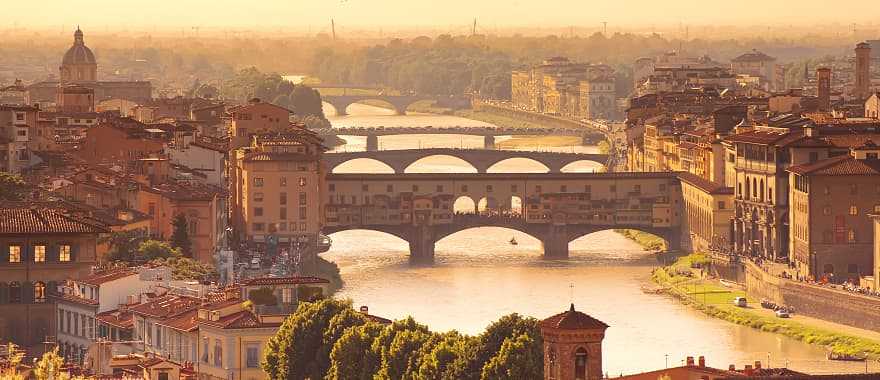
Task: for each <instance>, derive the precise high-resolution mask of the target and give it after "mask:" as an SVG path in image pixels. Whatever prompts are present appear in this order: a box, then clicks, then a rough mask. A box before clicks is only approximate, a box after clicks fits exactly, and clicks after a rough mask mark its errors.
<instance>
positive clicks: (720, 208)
mask: <svg viewBox="0 0 880 380" xmlns="http://www.w3.org/2000/svg"><path fill="white" fill-rule="evenodd" d="M718 209H719V210H724V209H725V205H724V201H718Z"/></svg>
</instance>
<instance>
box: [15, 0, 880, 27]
mask: <svg viewBox="0 0 880 380" xmlns="http://www.w3.org/2000/svg"><path fill="white" fill-rule="evenodd" d="M0 3H2V5H3V6H2V9H3V11H2V12H0V28H7V27H10V26H13V25H17V26H52V27H55V26H58V27H60V26H71V25H75V24H82V25H83V26H84V28H85V27H86V26H91V27H92V28H93V29H95V27H102V28H103V27H116V26H123V25H129V26H137V27H153V26H156V27H169V26H174V27H192V26H201V27H211V26H214V27H219V26H232V27H260V26H263V27H278V26H284V27H291V28H293V27H297V26H299V28H300V29H305V28H310V27H312V28H315V29H316V30H318V29H320V28H321V27H324V26H325V25H326V24H327V23H328V22H329V19H330V18H331V17H332V18H334V19H335V20H336V22H337V25H340V26H344V25H348V26H388V27H393V26H409V27H412V26H444V27H449V28H453V29H454V28H457V27H458V26H461V27H462V28H463V29H466V25H467V24H469V23H471V22H472V20H473V18H475V17H476V18H477V19H479V23H480V24H481V25H485V26H486V27H487V28H489V27H493V26H546V27H559V26H570V25H575V26H581V27H591V26H594V25H599V24H600V23H601V22H602V21H607V22H609V29H612V28H613V27H614V26H615V25H616V26H626V27H631V26H634V25H636V26H644V27H649V26H650V25H657V26H658V27H660V26H663V25H667V26H669V25H678V24H679V23H683V24H687V25H707V24H748V25H768V24H771V25H775V26H779V27H783V26H784V25H789V24H797V25H805V24H810V23H822V24H834V23H837V24H841V25H849V24H851V23H854V22H856V23H858V22H862V23H865V22H868V21H869V20H871V18H870V17H871V16H872V15H873V14H875V12H874V11H875V10H876V2H873V1H869V0H838V1H834V2H831V1H829V0H732V1H731V0H725V1H721V0H665V1H664V0H602V1H596V0H39V1H34V0H0ZM74 4H75V6H74ZM829 4H833V6H832V5H829ZM859 9H863V10H870V11H859ZM649 24H650V25H649Z"/></svg>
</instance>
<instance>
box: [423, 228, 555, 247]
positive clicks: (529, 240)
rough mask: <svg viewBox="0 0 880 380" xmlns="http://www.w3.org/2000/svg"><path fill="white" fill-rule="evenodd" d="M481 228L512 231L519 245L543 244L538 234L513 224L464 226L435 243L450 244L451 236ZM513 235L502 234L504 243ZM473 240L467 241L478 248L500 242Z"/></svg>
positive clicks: (534, 245) (439, 238)
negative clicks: (481, 245) (515, 226)
mask: <svg viewBox="0 0 880 380" xmlns="http://www.w3.org/2000/svg"><path fill="white" fill-rule="evenodd" d="M481 228H493V229H500V230H504V231H505V232H510V233H511V236H512V237H515V238H516V240H517V243H518V245H525V246H527V247H529V248H533V247H536V246H537V247H540V246H541V239H540V238H539V237H538V236H535V235H533V234H532V233H530V232H529V231H524V230H522V229H519V228H514V227H511V226H491V225H490V226H472V227H468V228H463V229H460V230H457V231H454V232H451V233H449V234H445V235H443V236H442V237H438V238H437V241H436V242H435V244H440V243H442V242H445V243H447V244H448V243H449V239H450V238H454V237H455V236H457V235H461V234H466V233H468V232H473V231H474V230H477V229H481ZM481 236H482V235H481ZM511 236H505V235H502V240H503V243H504V244H508V241H509V239H510V238H511ZM523 237H526V239H523ZM473 240H474V239H468V240H467V241H468V243H470V244H477V248H478V247H479V244H497V243H500V242H499V241H497V240H491V241H489V240H483V239H479V241H473Z"/></svg>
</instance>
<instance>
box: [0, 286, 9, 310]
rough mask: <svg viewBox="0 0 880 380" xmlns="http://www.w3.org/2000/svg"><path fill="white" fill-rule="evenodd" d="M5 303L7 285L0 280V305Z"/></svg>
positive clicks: (7, 290)
mask: <svg viewBox="0 0 880 380" xmlns="http://www.w3.org/2000/svg"><path fill="white" fill-rule="evenodd" d="M7 303H9V285H8V284H6V283H5V282H0V305H5V304H7Z"/></svg>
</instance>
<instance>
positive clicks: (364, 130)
mask: <svg viewBox="0 0 880 380" xmlns="http://www.w3.org/2000/svg"><path fill="white" fill-rule="evenodd" d="M314 131H315V133H317V134H318V135H319V136H338V135H345V136H366V137H367V150H368V151H375V150H378V149H379V136H393V135H416V134H431V135H435V134H440V135H443V134H446V135H471V136H483V147H484V148H486V149H494V148H495V138H496V137H498V136H574V137H579V138H581V143H583V144H585V145H586V144H594V143H596V142H598V141H600V140H601V139H603V138H604V132H603V131H600V130H598V129H591V128H586V127H585V128H505V127H491V126H485V127H475V126H460V125H456V126H437V127H435V126H431V125H428V126H394V127H391V126H388V127H386V126H351V127H331V128H317V129H314Z"/></svg>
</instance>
